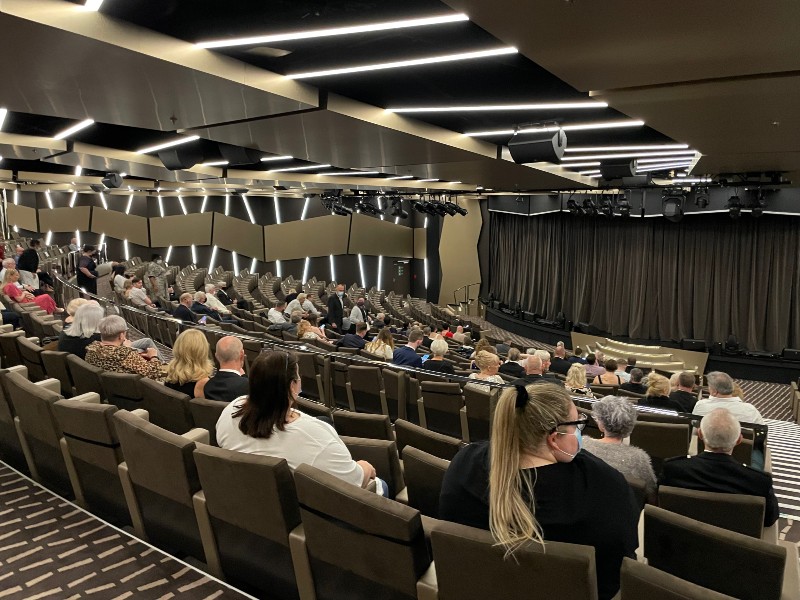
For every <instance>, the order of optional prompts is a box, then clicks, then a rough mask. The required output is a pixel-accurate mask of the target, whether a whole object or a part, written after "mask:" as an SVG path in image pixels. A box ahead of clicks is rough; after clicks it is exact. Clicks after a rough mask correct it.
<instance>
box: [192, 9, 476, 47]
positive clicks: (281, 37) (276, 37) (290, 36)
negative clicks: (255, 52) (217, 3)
mask: <svg viewBox="0 0 800 600" xmlns="http://www.w3.org/2000/svg"><path fill="white" fill-rule="evenodd" d="M459 21H469V17H467V15H465V14H463V13H457V14H454V15H441V16H437V17H422V18H419V19H403V20H400V21H384V22H381V23H367V24H365V25H350V26H348V27H331V28H329V29H312V30H310V31H296V32H292V33H277V34H271V35H259V36H250V37H243V38H232V39H229V40H213V41H207V42H198V43H197V46H199V47H200V48H229V47H232V46H252V45H254V44H273V43H275V42H288V41H294V40H308V39H315V38H323V37H334V36H339V35H351V34H354V33H369V32H373V31H387V30H391V29H407V28H410V27H424V26H428V25H444V24H446V23H457V22H459Z"/></svg>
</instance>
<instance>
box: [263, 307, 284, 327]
mask: <svg viewBox="0 0 800 600" xmlns="http://www.w3.org/2000/svg"><path fill="white" fill-rule="evenodd" d="M267 319H269V322H270V323H274V324H276V325H277V324H278V323H286V317H284V316H283V313H282V312H281V311H279V310H278V309H277V308H270V309H269V312H268V313H267Z"/></svg>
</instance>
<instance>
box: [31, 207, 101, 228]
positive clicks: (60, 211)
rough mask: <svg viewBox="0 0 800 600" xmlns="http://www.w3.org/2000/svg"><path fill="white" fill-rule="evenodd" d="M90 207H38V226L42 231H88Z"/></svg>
mask: <svg viewBox="0 0 800 600" xmlns="http://www.w3.org/2000/svg"><path fill="white" fill-rule="evenodd" d="M91 211H92V209H91V207H89V206H75V207H73V208H69V207H64V208H52V209H50V208H42V209H39V227H40V228H41V230H42V232H45V231H52V232H54V233H55V232H62V233H63V232H68V231H75V230H78V231H89V217H90V215H91Z"/></svg>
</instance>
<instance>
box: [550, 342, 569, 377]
mask: <svg viewBox="0 0 800 600" xmlns="http://www.w3.org/2000/svg"><path fill="white" fill-rule="evenodd" d="M553 354H554V355H555V356H553V360H551V361H550V372H551V373H558V374H560V375H566V374H567V371H569V368H570V367H571V366H572V363H571V362H569V361H568V360H567V351H566V349H565V348H564V346H563V345H562V346H556V349H555V351H554V352H553Z"/></svg>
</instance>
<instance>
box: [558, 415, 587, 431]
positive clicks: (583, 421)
mask: <svg viewBox="0 0 800 600" xmlns="http://www.w3.org/2000/svg"><path fill="white" fill-rule="evenodd" d="M588 422H589V417H587V416H586V415H583V417H582V418H580V419H578V420H577V421H565V422H563V423H556V426H555V427H553V428H552V429H551V430H550V432H551V433H552V432H553V431H555V430H556V429H558V428H559V427H564V426H567V425H575V427H576V428H577V429H578V431H583V428H584V427H586V423H588Z"/></svg>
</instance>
